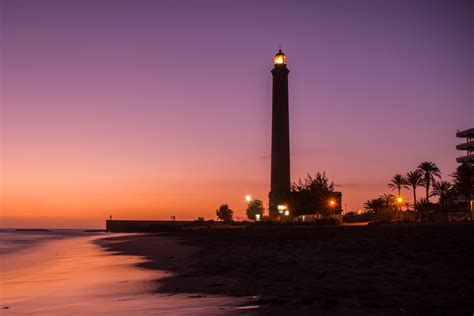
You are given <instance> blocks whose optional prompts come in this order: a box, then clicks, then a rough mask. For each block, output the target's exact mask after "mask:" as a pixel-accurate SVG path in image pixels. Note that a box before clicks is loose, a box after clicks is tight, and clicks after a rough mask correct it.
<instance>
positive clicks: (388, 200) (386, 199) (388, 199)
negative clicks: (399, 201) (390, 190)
mask: <svg viewBox="0 0 474 316" xmlns="http://www.w3.org/2000/svg"><path fill="white" fill-rule="evenodd" d="M380 199H381V200H382V201H383V203H384V206H386V207H389V208H394V206H395V196H394V195H393V194H385V193H384V194H382V195H381V196H380Z"/></svg>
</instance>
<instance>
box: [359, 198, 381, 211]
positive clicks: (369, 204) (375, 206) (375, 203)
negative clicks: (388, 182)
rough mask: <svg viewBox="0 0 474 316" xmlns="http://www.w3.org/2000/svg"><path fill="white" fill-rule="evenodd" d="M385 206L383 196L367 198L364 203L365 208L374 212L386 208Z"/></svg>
mask: <svg viewBox="0 0 474 316" xmlns="http://www.w3.org/2000/svg"><path fill="white" fill-rule="evenodd" d="M384 206H385V202H384V200H383V199H381V198H377V199H372V200H367V201H366V202H365V203H364V209H365V210H367V211H369V212H372V213H374V214H377V213H379V212H380V211H381V210H382V209H383V208H384Z"/></svg>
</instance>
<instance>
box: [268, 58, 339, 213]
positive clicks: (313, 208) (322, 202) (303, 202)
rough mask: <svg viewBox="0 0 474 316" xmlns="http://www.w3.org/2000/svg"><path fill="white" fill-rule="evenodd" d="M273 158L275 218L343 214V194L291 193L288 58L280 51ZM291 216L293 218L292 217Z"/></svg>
mask: <svg viewBox="0 0 474 316" xmlns="http://www.w3.org/2000/svg"><path fill="white" fill-rule="evenodd" d="M271 72H272V76H273V85H272V151H271V153H272V156H271V179H270V180H271V181H270V182H271V186H270V193H269V211H270V212H269V213H270V217H273V218H274V219H278V218H285V216H289V217H292V216H300V215H306V214H308V215H310V216H319V217H321V216H327V215H340V214H341V205H342V193H341V192H331V194H329V195H328V194H326V193H327V192H317V194H314V193H315V192H314V191H312V192H309V191H299V192H298V191H291V183H290V182H291V180H290V179H291V178H290V129H289V101H288V74H289V72H290V71H289V70H288V68H287V65H286V55H285V54H284V53H283V52H282V51H281V49H280V50H279V51H278V53H276V55H275V56H274V59H273V69H272V71H271ZM290 215H291V216H290Z"/></svg>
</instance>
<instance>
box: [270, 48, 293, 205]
mask: <svg viewBox="0 0 474 316" xmlns="http://www.w3.org/2000/svg"><path fill="white" fill-rule="evenodd" d="M289 72H290V71H289V70H288V68H287V67H286V56H285V54H283V52H282V51H281V49H280V50H279V51H278V53H277V54H276V55H275V58H274V67H273V69H272V75H273V88H272V89H273V91H272V162H271V164H272V166H271V187H270V194H269V198H270V203H269V206H270V214H272V213H273V214H275V213H276V212H277V207H278V205H287V203H288V198H289V195H290V129H289V115H288V73H289Z"/></svg>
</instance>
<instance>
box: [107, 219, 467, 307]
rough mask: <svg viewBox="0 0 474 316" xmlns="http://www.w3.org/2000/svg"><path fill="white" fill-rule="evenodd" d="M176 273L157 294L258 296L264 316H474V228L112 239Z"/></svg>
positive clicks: (249, 231) (280, 230)
mask: <svg viewBox="0 0 474 316" xmlns="http://www.w3.org/2000/svg"><path fill="white" fill-rule="evenodd" d="M98 242H99V243H101V244H102V245H104V246H106V247H107V248H108V249H110V250H114V251H120V252H121V253H124V254H133V255H139V256H144V257H147V258H149V259H150V260H151V261H150V262H147V263H142V264H140V265H141V266H143V267H147V268H152V269H162V270H167V271H170V272H172V273H173V274H172V275H170V276H169V277H167V278H164V279H163V278H162V279H160V280H159V287H158V289H157V291H158V292H161V293H172V294H173V293H196V295H216V294H218V295H232V296H255V298H254V299H250V300H248V299H247V304H248V305H249V306H252V305H260V306H261V308H260V309H259V310H258V312H259V313H267V314H288V313H291V312H293V313H298V314H301V313H303V314H307V313H310V312H318V313H321V314H323V315H335V314H341V313H343V314H351V315H364V314H375V315H387V314H389V315H391V314H397V315H398V314H401V313H402V314H405V313H408V314H430V315H431V314H450V315H455V314H460V315H462V314H464V315H471V314H472V313H474V286H473V284H474V225H472V224H447V225H446V224H445V225H434V224H433V225H377V226H360V227H344V226H339V227H329V226H328V227H322V226H318V227H267V228H265V227H254V228H232V229H204V230H188V231H182V232H173V233H166V234H160V235H140V236H134V237H117V238H114V237H112V238H107V239H103V240H100V241H98Z"/></svg>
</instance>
